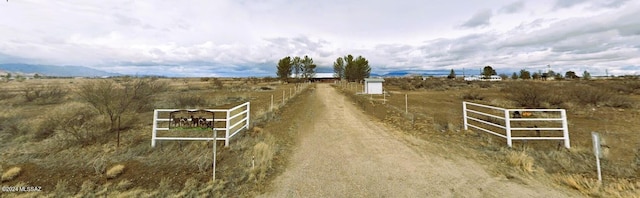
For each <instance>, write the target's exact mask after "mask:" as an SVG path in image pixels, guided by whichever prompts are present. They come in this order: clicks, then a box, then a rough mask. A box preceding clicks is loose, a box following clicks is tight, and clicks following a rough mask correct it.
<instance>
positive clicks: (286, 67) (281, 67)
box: [276, 56, 293, 82]
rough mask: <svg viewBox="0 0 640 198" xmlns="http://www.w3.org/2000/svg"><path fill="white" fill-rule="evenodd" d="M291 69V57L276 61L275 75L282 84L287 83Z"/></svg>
mask: <svg viewBox="0 0 640 198" xmlns="http://www.w3.org/2000/svg"><path fill="white" fill-rule="evenodd" d="M292 67H293V61H292V60H291V57H289V56H287V57H284V58H282V59H280V60H279V61H278V66H277V71H276V75H278V78H279V79H280V80H281V81H282V82H289V76H291V69H292Z"/></svg>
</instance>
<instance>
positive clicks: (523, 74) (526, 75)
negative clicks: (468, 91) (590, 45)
mask: <svg viewBox="0 0 640 198" xmlns="http://www.w3.org/2000/svg"><path fill="white" fill-rule="evenodd" d="M480 75H482V76H484V77H487V78H488V77H490V76H493V75H497V72H496V70H494V69H493V68H492V67H491V66H485V67H484V68H483V69H482V73H480ZM455 77H456V73H455V71H453V69H451V72H450V73H449V75H448V76H447V78H449V79H453V78H455ZM500 77H502V79H507V78H508V76H507V75H506V74H500ZM547 78H555V79H577V78H580V77H579V76H578V75H576V73H575V72H574V71H567V72H566V73H565V74H564V76H563V75H562V74H560V73H555V72H554V71H552V70H549V71H548V72H544V73H543V72H542V71H539V72H534V73H533V74H531V72H529V71H527V70H524V69H522V70H520V72H519V73H518V72H513V74H512V75H511V79H513V80H517V79H523V80H529V79H534V80H538V79H543V80H544V79H547ZM582 78H583V79H585V80H588V79H591V74H590V73H589V72H588V71H584V73H582Z"/></svg>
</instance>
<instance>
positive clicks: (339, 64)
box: [333, 57, 344, 79]
mask: <svg viewBox="0 0 640 198" xmlns="http://www.w3.org/2000/svg"><path fill="white" fill-rule="evenodd" d="M333 76H334V77H337V78H340V79H344V59H342V57H338V59H336V61H335V62H333Z"/></svg>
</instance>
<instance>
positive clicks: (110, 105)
mask: <svg viewBox="0 0 640 198" xmlns="http://www.w3.org/2000/svg"><path fill="white" fill-rule="evenodd" d="M166 90H167V84H166V83H161V82H158V81H156V80H155V79H135V80H134V79H131V78H124V79H122V80H119V81H117V82H116V81H115V80H98V81H89V82H87V83H85V84H82V85H81V86H80V87H79V91H78V95H79V96H80V98H81V100H83V101H84V102H86V103H88V104H89V105H90V106H91V107H93V108H94V109H95V110H96V111H98V113H100V114H102V115H104V116H106V117H107V118H109V124H110V127H109V132H117V146H120V130H121V129H123V128H124V127H123V126H122V120H124V123H125V125H127V126H131V124H132V121H133V120H134V119H136V118H137V117H136V116H133V115H135V113H141V112H145V111H148V110H150V109H151V108H152V105H153V102H154V101H155V100H156V99H155V97H154V96H155V95H157V94H160V93H162V92H164V91H166Z"/></svg>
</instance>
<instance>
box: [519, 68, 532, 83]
mask: <svg viewBox="0 0 640 198" xmlns="http://www.w3.org/2000/svg"><path fill="white" fill-rule="evenodd" d="M520 79H523V80H529V79H531V72H529V71H527V70H524V69H522V70H520Z"/></svg>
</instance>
